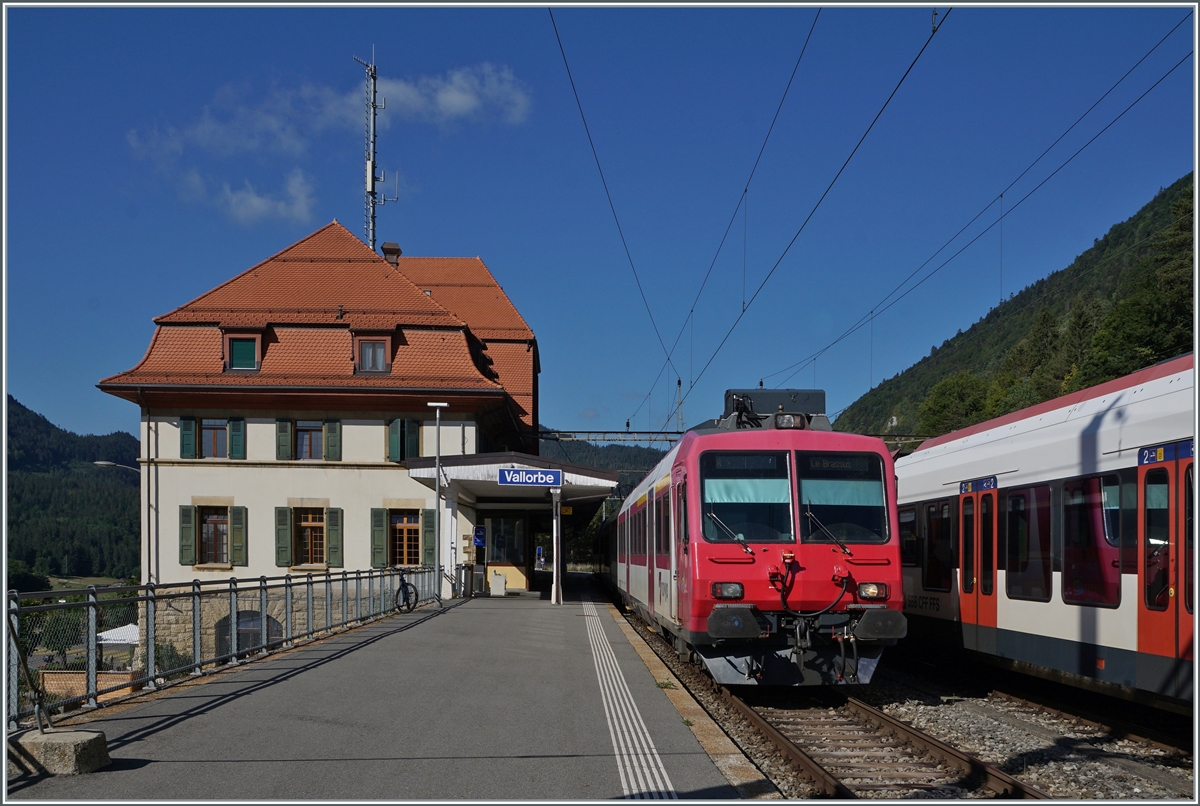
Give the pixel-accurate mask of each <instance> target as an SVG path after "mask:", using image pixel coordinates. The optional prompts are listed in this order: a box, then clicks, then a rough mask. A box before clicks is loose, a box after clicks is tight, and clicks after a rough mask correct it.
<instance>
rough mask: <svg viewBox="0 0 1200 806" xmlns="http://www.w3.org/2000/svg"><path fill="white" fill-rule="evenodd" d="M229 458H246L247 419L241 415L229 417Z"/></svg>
mask: <svg viewBox="0 0 1200 806" xmlns="http://www.w3.org/2000/svg"><path fill="white" fill-rule="evenodd" d="M229 458H230V459H245V458H246V421H245V420H243V419H242V418H241V417H230V418H229Z"/></svg>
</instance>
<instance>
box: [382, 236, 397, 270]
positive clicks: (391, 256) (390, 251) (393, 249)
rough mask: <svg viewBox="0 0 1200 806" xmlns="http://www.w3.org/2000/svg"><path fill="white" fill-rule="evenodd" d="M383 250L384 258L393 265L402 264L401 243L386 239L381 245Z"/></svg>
mask: <svg viewBox="0 0 1200 806" xmlns="http://www.w3.org/2000/svg"><path fill="white" fill-rule="evenodd" d="M379 250H380V251H381V252H383V259H384V260H386V261H387V262H388V263H391V264H392V265H393V266H398V265H400V254H401V253H400V244H398V243H396V242H395V241H384V243H383V246H381V247H379Z"/></svg>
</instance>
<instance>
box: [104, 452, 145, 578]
mask: <svg viewBox="0 0 1200 806" xmlns="http://www.w3.org/2000/svg"><path fill="white" fill-rule="evenodd" d="M92 464H94V465H96V466H98V467H119V468H121V469H122V470H131V471H133V472H134V473H137V474H138V477H139V478H140V477H141V475H142V471H141V469H140V468H136V467H130V466H129V465H119V464H117V463H116V462H109V461H107V460H105V459H97V460H96V461H94V462H92ZM139 486H141V485H140V482H139ZM138 497H139V498H140V497H141V494H140V491H139V495H138ZM145 517H146V580H145V581H146V582H155V581H156V580H155V579H154V559H153V558H152V557H151V556H150V555H151V554H152V553H153V548H154V547H153V545H152V543H151V537H150V482H149V480H147V482H146V513H145ZM139 542H140V541H139Z"/></svg>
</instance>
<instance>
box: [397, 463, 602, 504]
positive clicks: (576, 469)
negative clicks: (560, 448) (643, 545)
mask: <svg viewBox="0 0 1200 806" xmlns="http://www.w3.org/2000/svg"><path fill="white" fill-rule="evenodd" d="M405 464H406V465H407V466H408V474H409V475H410V476H411V477H412V478H414V479H416V480H417V481H419V482H421V483H422V484H424V485H426V486H427V487H429V488H431V489H432V488H433V473H434V457H432V456H422V457H420V458H413V459H409V460H407V461H406V462H405ZM501 469H504V470H529V471H539V470H561V471H562V474H563V475H562V487H561V489H562V493H561V501H562V503H564V504H570V503H571V502H572V501H580V502H583V501H587V500H591V501H596V502H599V501H600V500H602V499H604V498H606V497H608V495H610V494H611V493H612V491H613V490H614V489H615V488H616V486H617V482H618V481H619V479H620V475H619V474H618V473H617V472H616V471H615V470H601V469H599V468H595V467H587V466H585V465H575V464H571V463H569V462H555V461H550V460H548V459H544V458H543V457H541V456H531V455H529V454H526V453H515V452H512V451H508V452H505V453H474V454H467V455H465V456H443V457H442V485H443V487H448V486H450V485H451V484H453V485H454V488H455V489H456V490H457V491H458V492H459V494H460V496H461V495H462V493H466V496H465V498H466V500H464V503H470V504H471V505H473V506H488V507H489V508H503V507H504V505H506V504H507V505H519V506H520V507H521V508H523V509H540V508H543V507H544V508H545V509H549V508H550V496H549V494H548V492H547V491H548V489H549V487H548V486H518V485H505V484H501V483H500V481H499V478H500V471H501ZM471 499H474V500H471Z"/></svg>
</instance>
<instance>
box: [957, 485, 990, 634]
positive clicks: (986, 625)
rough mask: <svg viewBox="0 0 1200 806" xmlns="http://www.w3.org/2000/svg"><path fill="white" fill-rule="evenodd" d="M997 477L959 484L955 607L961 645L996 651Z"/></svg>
mask: <svg viewBox="0 0 1200 806" xmlns="http://www.w3.org/2000/svg"><path fill="white" fill-rule="evenodd" d="M995 491H996V479H995V477H992V478H989V479H980V480H978V481H970V482H965V483H963V484H962V485H960V487H959V501H958V512H959V527H960V528H959V530H958V533H959V536H960V539H961V545H960V548H959V584H958V609H959V617H960V618H961V619H962V631H963V646H964V647H965V648H967V649H974V650H977V651H980V652H991V653H994V652H995V651H996V591H995V587H996V586H995V580H996V531H997V529H996V526H997V524H996V518H997V513H996V509H997V507H996V492H995Z"/></svg>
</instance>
